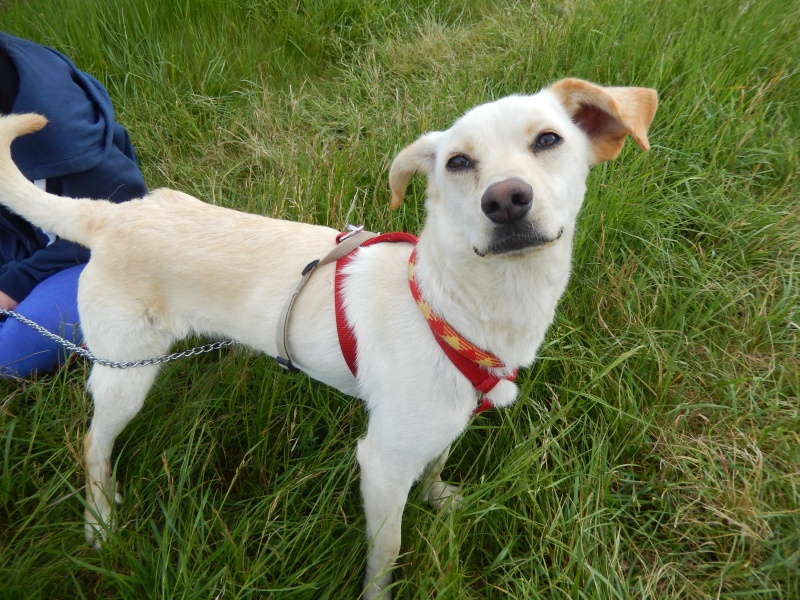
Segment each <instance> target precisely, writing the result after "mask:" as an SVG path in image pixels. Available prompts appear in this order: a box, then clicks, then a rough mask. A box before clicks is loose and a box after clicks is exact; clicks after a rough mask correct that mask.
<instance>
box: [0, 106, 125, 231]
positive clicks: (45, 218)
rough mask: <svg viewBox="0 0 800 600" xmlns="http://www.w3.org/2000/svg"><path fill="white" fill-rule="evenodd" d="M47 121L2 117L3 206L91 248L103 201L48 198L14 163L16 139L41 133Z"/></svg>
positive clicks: (0, 188)
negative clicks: (12, 156)
mask: <svg viewBox="0 0 800 600" xmlns="http://www.w3.org/2000/svg"><path fill="white" fill-rule="evenodd" d="M46 124H47V119H45V118H44V117H43V116H41V115H36V114H13V115H7V116H4V117H0V204H3V205H4V206H6V207H7V208H9V209H10V210H11V211H13V212H15V213H16V214H18V215H20V216H21V217H23V218H24V219H25V220H27V221H29V222H31V223H33V224H34V225H35V226H36V227H39V228H41V229H42V230H43V231H47V232H52V233H55V234H56V235H57V236H59V237H62V238H65V239H68V240H72V241H73V242H78V243H79V244H82V245H84V246H87V247H91V238H92V232H93V231H96V230H97V228H98V227H102V221H103V220H104V219H103V217H102V214H103V213H106V212H107V211H106V210H104V209H103V208H101V205H103V204H107V205H109V206H111V203H110V202H107V201H102V200H77V199H73V198H62V197H60V196H56V195H54V194H48V193H47V192H45V191H44V190H42V189H40V188H38V187H37V186H35V185H34V184H33V183H32V182H30V181H28V179H27V178H26V177H25V176H24V175H23V174H22V173H21V172H20V170H19V168H18V167H17V165H16V164H14V161H13V160H12V159H11V142H13V141H14V139H15V138H17V137H19V136H21V135H25V134H28V133H33V132H35V131H39V130H40V129H41V128H42V127H44V126H45V125H46Z"/></svg>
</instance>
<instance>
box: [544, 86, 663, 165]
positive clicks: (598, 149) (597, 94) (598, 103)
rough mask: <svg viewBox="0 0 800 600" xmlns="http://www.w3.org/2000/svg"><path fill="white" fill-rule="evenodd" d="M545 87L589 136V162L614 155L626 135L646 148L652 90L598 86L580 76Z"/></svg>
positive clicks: (652, 107) (653, 103)
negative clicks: (590, 152)
mask: <svg viewBox="0 0 800 600" xmlns="http://www.w3.org/2000/svg"><path fill="white" fill-rule="evenodd" d="M549 89H550V91H551V92H553V93H554V94H555V95H556V97H558V99H559V101H560V102H561V104H562V105H563V106H564V108H566V109H567V112H568V113H569V115H570V116H571V117H572V120H573V121H574V122H575V123H576V124H577V125H578V127H580V128H581V129H582V130H583V131H584V132H585V133H586V135H587V136H589V140H590V141H591V143H592V147H593V149H594V158H595V160H594V162H593V163H592V164H597V163H601V162H604V161H607V160H613V159H615V158H616V157H617V155H618V154H619V153H620V150H622V146H623V144H624V143H625V138H626V136H628V135H630V136H631V137H632V138H633V139H634V140H636V143H637V144H639V147H640V148H641V149H642V150H645V151H647V150H649V149H650V142H649V141H648V140H647V128H648V127H649V126H650V123H651V122H652V120H653V116H654V115H655V114H656V107H657V106H658V94H657V93H656V91H655V90H652V89H650V88H637V87H601V86H599V85H595V84H593V83H589V82H588V81H583V80H582V79H562V80H561V81H557V82H556V83H554V84H553V85H551V86H550V88H549Z"/></svg>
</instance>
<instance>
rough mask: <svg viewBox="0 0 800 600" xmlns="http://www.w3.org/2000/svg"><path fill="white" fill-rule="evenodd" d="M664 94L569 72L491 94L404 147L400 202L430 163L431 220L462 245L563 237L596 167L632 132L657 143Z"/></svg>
mask: <svg viewBox="0 0 800 600" xmlns="http://www.w3.org/2000/svg"><path fill="white" fill-rule="evenodd" d="M657 102H658V101H657V96H656V92H655V90H651V89H646V88H613V87H601V86H597V85H594V84H592V83H589V82H586V81H581V80H579V79H563V80H561V81H558V82H557V83H555V84H553V85H552V86H550V87H549V88H546V89H544V90H542V91H541V92H539V93H538V94H535V95H532V96H509V97H507V98H503V99H501V100H497V101H495V102H490V103H488V104H483V105H481V106H478V107H476V108H474V109H472V110H471V111H469V112H468V113H467V114H465V115H464V116H463V117H461V118H460V119H459V120H458V121H456V122H455V124H454V125H453V126H452V127H451V128H450V129H447V130H446V131H435V132H431V133H428V134H426V135H424V136H422V137H421V138H419V139H418V140H417V141H416V142H414V143H413V144H411V145H410V146H408V147H407V148H405V149H403V150H402V151H401V152H400V153H399V154H398V155H397V157H396V158H395V160H394V162H393V163H392V167H391V170H390V173H389V183H390V186H391V189H392V204H391V206H392V208H397V207H398V206H400V203H401V202H402V200H403V196H404V195H405V190H406V186H407V185H408V181H409V179H410V178H411V176H412V175H414V174H415V173H418V172H419V173H424V174H425V175H426V176H427V178H428V188H427V196H428V204H427V208H428V212H429V215H430V216H431V217H432V218H431V219H430V220H429V222H428V223H429V224H431V223H432V224H433V226H435V227H437V228H439V231H438V235H437V237H438V238H439V239H440V240H442V242H443V243H445V244H446V245H448V246H450V247H452V248H453V249H455V248H456V247H461V248H465V247H467V248H470V249H471V250H472V251H474V252H475V254H477V255H478V256H481V257H483V256H488V255H521V254H526V253H529V252H531V251H534V250H536V249H540V248H543V247H547V246H549V245H552V244H555V243H557V242H558V241H559V240H560V239H561V238H562V237H563V236H564V234H565V232H567V233H570V234H571V232H572V229H573V227H574V222H575V218H576V216H577V214H578V210H579V209H580V205H581V202H582V201H583V196H584V193H585V190H586V185H585V180H586V176H587V174H588V171H589V168H590V167H591V166H592V165H595V164H597V163H600V162H603V161H606V160H612V159H614V158H616V156H617V155H618V154H619V152H620V150H621V149H622V146H623V144H624V143H625V138H626V137H627V136H628V135H630V136H632V137H633V138H634V140H636V143H637V144H638V145H639V146H640V147H641V148H642V150H647V149H648V148H649V143H648V140H647V128H648V126H649V125H650V122H651V121H652V119H653V116H654V114H655V110H656V105H657ZM567 237H571V235H570V236H567Z"/></svg>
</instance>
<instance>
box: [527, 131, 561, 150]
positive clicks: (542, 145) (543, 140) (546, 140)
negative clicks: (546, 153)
mask: <svg viewBox="0 0 800 600" xmlns="http://www.w3.org/2000/svg"><path fill="white" fill-rule="evenodd" d="M560 141H561V137H560V136H559V135H558V134H556V133H553V132H552V131H548V132H546V133H543V134H542V135H540V136H539V137H538V138H536V143H535V144H534V146H533V149H534V150H545V149H546V148H552V147H553V146H555V145H556V144H558V142H560Z"/></svg>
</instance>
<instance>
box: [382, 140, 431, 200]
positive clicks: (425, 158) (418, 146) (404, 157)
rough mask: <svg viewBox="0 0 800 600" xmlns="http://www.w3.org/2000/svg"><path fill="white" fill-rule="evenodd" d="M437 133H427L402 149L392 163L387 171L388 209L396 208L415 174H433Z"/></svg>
mask: <svg viewBox="0 0 800 600" xmlns="http://www.w3.org/2000/svg"><path fill="white" fill-rule="evenodd" d="M438 136H439V132H438V131H434V132H431V133H427V134H425V135H423V136H422V137H421V138H419V139H418V140H417V141H416V142H414V143H413V144H411V145H410V146H406V147H405V148H403V149H402V150H401V151H400V153H399V154H398V155H397V156H396V157H395V159H394V160H393V161H392V166H391V168H390V169H389V187H390V188H391V190H392V202H391V204H390V205H389V208H391V209H392V210H394V209H396V208H398V207H399V206H400V204H401V203H402V202H403V197H404V196H405V195H406V187H408V182H409V180H410V179H411V177H412V176H413V175H414V174H415V173H425V174H426V175H427V176H428V177H430V176H431V175H432V174H433V169H434V167H435V165H436V138H437V137H438Z"/></svg>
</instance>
